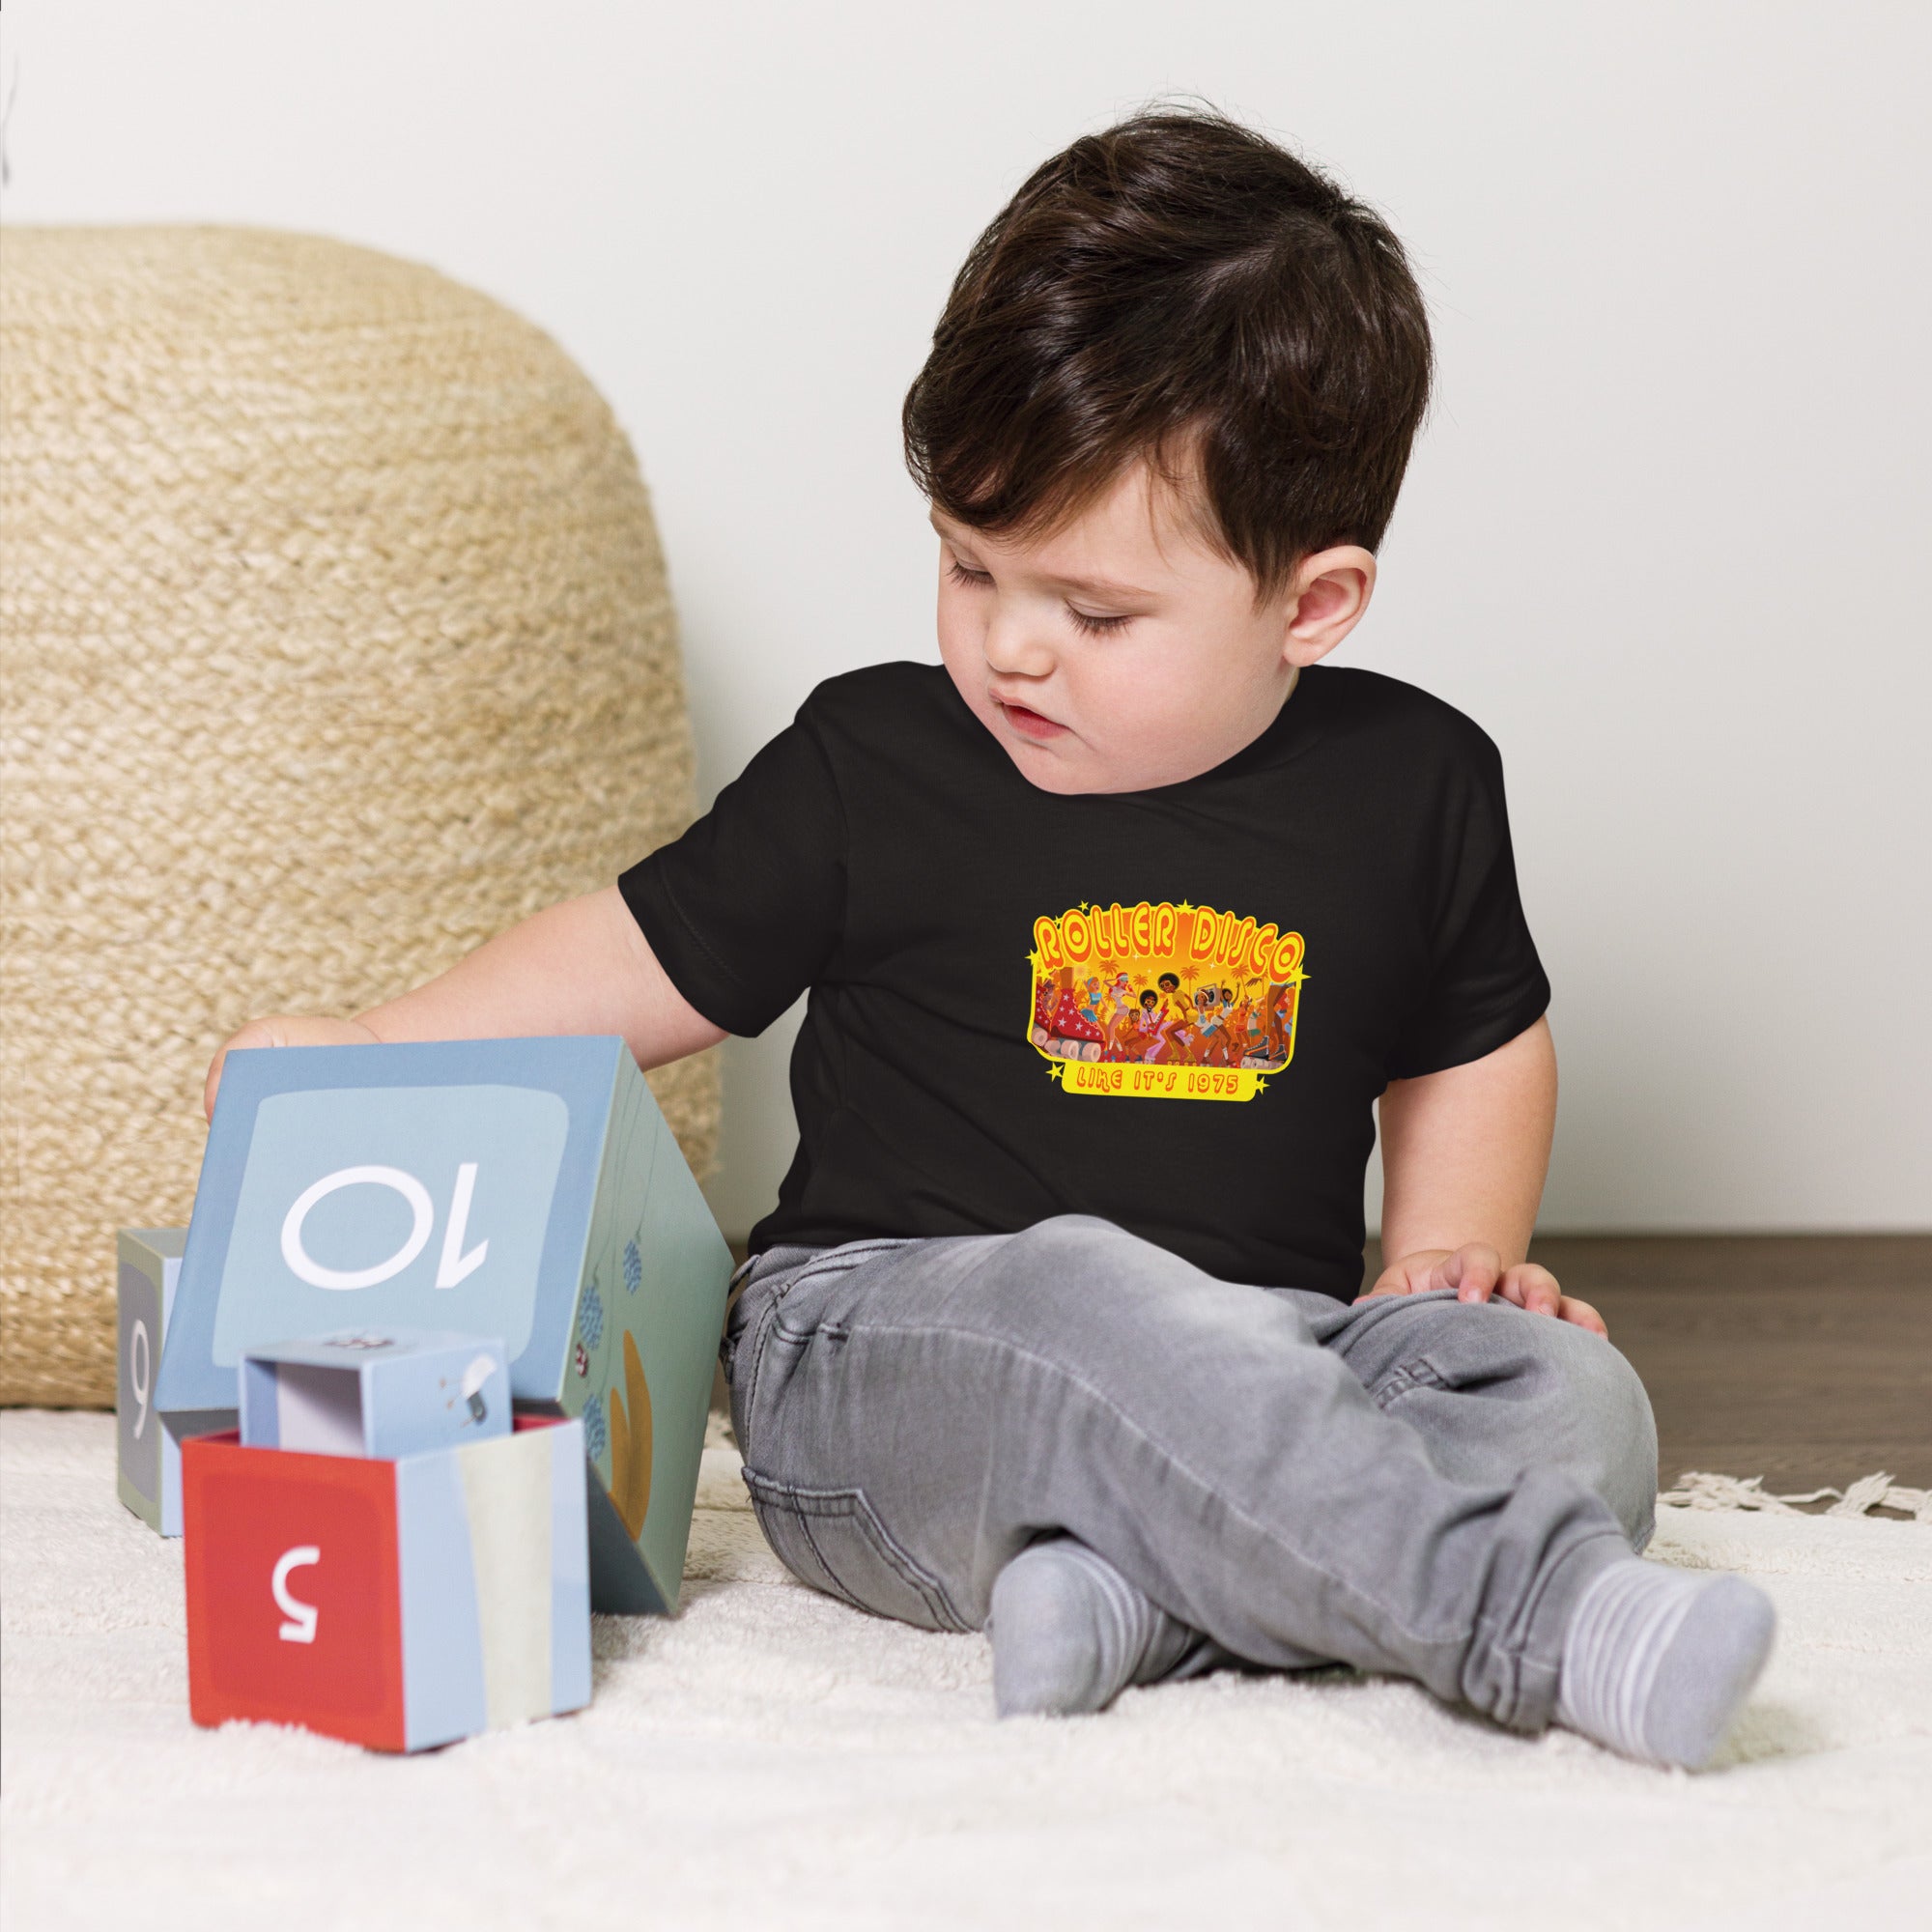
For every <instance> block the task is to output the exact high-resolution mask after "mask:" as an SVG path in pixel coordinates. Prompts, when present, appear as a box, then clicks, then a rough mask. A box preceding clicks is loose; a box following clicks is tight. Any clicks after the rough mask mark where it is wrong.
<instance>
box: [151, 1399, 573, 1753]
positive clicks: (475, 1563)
mask: <svg viewBox="0 0 1932 1932" xmlns="http://www.w3.org/2000/svg"><path fill="white" fill-rule="evenodd" d="M182 1495H183V1517H184V1520H185V1530H186V1572H187V1660H188V1707H189V1709H190V1711H191V1712H192V1713H193V1716H194V1720H195V1722H196V1723H198V1724H219V1723H224V1722H226V1721H227V1720H228V1719H231V1718H250V1719H260V1720H263V1721H267V1722H271V1723H290V1724H301V1725H303V1726H305V1727H306V1728H307V1729H309V1730H312V1731H323V1732H326V1733H327V1735H329V1736H331V1737H339V1738H347V1739H349V1740H351V1741H352V1742H353V1743H355V1744H362V1745H370V1746H373V1747H376V1748H377V1749H379V1750H399V1751H400V1750H421V1749H424V1748H425V1747H429V1746H433V1745H442V1744H449V1743H451V1742H453V1741H454V1740H455V1739H458V1738H466V1737H472V1736H474V1735H475V1734H476V1733H478V1732H479V1731H485V1730H494V1729H496V1728H497V1727H498V1726H500V1725H503V1724H513V1723H518V1722H520V1721H522V1720H524V1719H530V1718H546V1717H551V1716H553V1715H554V1714H556V1713H558V1712H563V1711H574V1710H578V1709H581V1708H582V1706H583V1705H585V1704H587V1703H588V1702H589V1701H590V1592H589V1576H588V1567H587V1562H586V1544H585V1520H584V1518H585V1505H586V1493H585V1488H584V1481H583V1433H582V1424H580V1423H576V1422H564V1421H560V1420H557V1419H555V1418H551V1417H526V1418H524V1419H523V1420H521V1421H520V1422H519V1423H518V1425H517V1428H516V1431H515V1433H514V1434H501V1435H494V1436H488V1437H485V1438H483V1439H481V1440H477V1441H473V1442H470V1443H468V1444H465V1445H463V1446H460V1447H457V1448H451V1449H436V1450H431V1451H429V1452H427V1453H426V1454H423V1455H418V1456H406V1457H403V1458H401V1459H399V1460H395V1461H379V1460H375V1459H371V1458H366V1457H361V1456H357V1455H354V1454H321V1455H311V1454H306V1453H303V1452H300V1451H295V1450H288V1449H270V1448H249V1447H244V1446H243V1445H242V1444H241V1441H240V1440H239V1438H238V1437H237V1436H236V1435H234V1434H233V1433H232V1432H231V1433H227V1434H222V1435H201V1436H197V1437H195V1438H193V1439H192V1440H190V1441H188V1442H187V1443H185V1444H184V1446H183V1452H182Z"/></svg>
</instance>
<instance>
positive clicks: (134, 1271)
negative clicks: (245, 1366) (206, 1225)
mask: <svg viewBox="0 0 1932 1932" xmlns="http://www.w3.org/2000/svg"><path fill="white" fill-rule="evenodd" d="M186 1240H187V1230H186V1229H185V1228H123V1229H122V1230H121V1232H120V1234H119V1236H117V1238H116V1241H115V1262H116V1273H117V1276H118V1284H117V1293H116V1301H117V1308H118V1315H117V1328H118V1333H117V1335H116V1349H117V1351H118V1352H117V1354H116V1358H115V1370H114V1417H115V1436H116V1443H117V1447H118V1450H119V1456H118V1468H117V1487H118V1488H119V1490H120V1492H121V1500H122V1501H123V1502H124V1503H126V1504H127V1505H128V1508H129V1509H130V1510H132V1511H133V1512H134V1514H135V1515H136V1516H138V1517H139V1518H140V1519H141V1520H142V1521H144V1522H146V1523H147V1524H148V1525H149V1526H150V1527H151V1528H154V1529H157V1530H159V1531H160V1532H161V1534H162V1535H163V1536H179V1535H180V1534H181V1436H182V1435H183V1434H184V1433H185V1434H188V1435H193V1434H195V1433H196V1431H197V1429H213V1428H217V1427H219V1425H220V1421H221V1417H220V1414H219V1412H217V1413H215V1414H213V1415H209V1416H195V1415H186V1416H182V1415H177V1416H173V1417H164V1416H163V1415H162V1414H161V1412H160V1410H159V1409H158V1408H157V1407H156V1402H155V1378H156V1375H157V1374H158V1373H159V1371H160V1366H161V1344H162V1341H163V1339H164V1338H165V1337H166V1334H167V1327H168V1317H169V1315H170V1314H172V1313H173V1311H174V1303H175V1286H176V1283H177V1282H178V1281H179V1279H180V1277H181V1264H182V1249H183V1246H184V1245H185V1242H186Z"/></svg>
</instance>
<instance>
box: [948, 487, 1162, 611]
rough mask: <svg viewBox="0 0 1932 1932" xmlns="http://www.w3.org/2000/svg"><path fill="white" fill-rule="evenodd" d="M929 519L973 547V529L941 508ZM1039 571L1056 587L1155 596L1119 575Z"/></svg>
mask: <svg viewBox="0 0 1932 1932" xmlns="http://www.w3.org/2000/svg"><path fill="white" fill-rule="evenodd" d="M926 522H927V523H929V524H930V525H931V526H932V527H933V530H934V532H935V533H936V534H937V535H938V536H939V537H940V538H941V539H942V540H943V541H944V542H946V543H950V544H952V546H953V548H954V549H967V550H970V549H971V548H972V543H973V533H972V531H971V530H967V529H962V528H960V527H958V526H954V525H952V524H951V523H947V522H942V521H941V519H940V515H939V512H938V511H937V510H932V511H928V512H927V514H926ZM1036 575H1037V577H1038V579H1039V581H1040V582H1042V583H1045V584H1050V585H1051V586H1052V587H1053V588H1054V589H1055V590H1064V591H1074V592H1079V593H1084V594H1085V595H1087V596H1089V597H1117V598H1124V599H1129V600H1131V599H1133V598H1140V599H1143V600H1145V601H1147V602H1149V603H1151V602H1152V601H1153V600H1154V597H1155V593H1154V592H1153V591H1151V590H1148V589H1145V588H1143V587H1142V586H1141V585H1140V584H1138V583H1126V582H1122V580H1121V579H1119V578H1116V577H1061V576H1057V575H1056V574H1055V573H1054V572H1052V571H1039V572H1037V573H1036Z"/></svg>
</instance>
